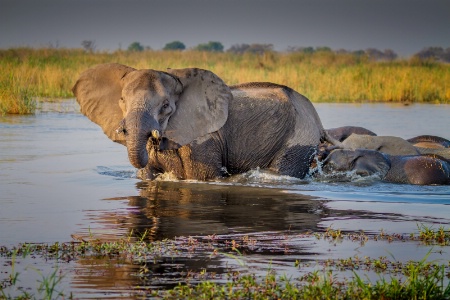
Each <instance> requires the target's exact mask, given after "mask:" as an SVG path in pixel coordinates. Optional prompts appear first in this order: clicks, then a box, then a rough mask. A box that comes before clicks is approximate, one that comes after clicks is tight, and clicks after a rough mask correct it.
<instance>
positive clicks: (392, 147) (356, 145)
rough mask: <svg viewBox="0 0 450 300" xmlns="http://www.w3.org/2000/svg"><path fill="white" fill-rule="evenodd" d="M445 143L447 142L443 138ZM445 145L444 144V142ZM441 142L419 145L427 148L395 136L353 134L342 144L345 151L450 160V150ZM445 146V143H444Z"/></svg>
mask: <svg viewBox="0 0 450 300" xmlns="http://www.w3.org/2000/svg"><path fill="white" fill-rule="evenodd" d="M439 139H442V140H443V141H446V140H445V139H443V138H439ZM443 143H444V142H443ZM439 144H440V142H433V143H432V142H428V143H427V144H425V143H422V144H420V143H418V144H417V145H421V146H425V145H426V146H427V147H426V148H425V147H417V146H415V145H414V144H412V143H411V142H409V141H407V140H405V139H402V138H400V137H395V136H369V135H358V134H352V135H350V136H349V137H348V138H347V139H345V140H344V141H343V142H342V145H343V147H342V148H344V149H349V150H356V149H369V150H377V151H380V152H383V153H386V154H389V155H420V154H432V155H439V156H442V157H444V158H445V159H450V148H445V147H440V146H439ZM444 144H445V143H444Z"/></svg>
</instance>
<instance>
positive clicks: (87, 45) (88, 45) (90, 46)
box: [81, 40, 96, 53]
mask: <svg viewBox="0 0 450 300" xmlns="http://www.w3.org/2000/svg"><path fill="white" fill-rule="evenodd" d="M81 45H82V46H83V48H84V50H85V51H86V52H89V53H92V52H94V51H95V48H96V45H95V41H92V40H84V41H82V42H81Z"/></svg>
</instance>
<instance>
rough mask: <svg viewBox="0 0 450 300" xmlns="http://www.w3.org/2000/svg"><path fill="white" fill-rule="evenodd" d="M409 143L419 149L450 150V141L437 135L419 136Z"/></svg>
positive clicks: (409, 140) (411, 139)
mask: <svg viewBox="0 0 450 300" xmlns="http://www.w3.org/2000/svg"><path fill="white" fill-rule="evenodd" d="M407 141H408V142H410V143H411V144H413V145H414V147H418V148H429V149H444V148H450V141H449V140H447V139H444V138H442V137H440V136H435V135H419V136H416V137H413V138H410V139H407Z"/></svg>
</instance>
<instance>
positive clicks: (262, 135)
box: [72, 63, 339, 180]
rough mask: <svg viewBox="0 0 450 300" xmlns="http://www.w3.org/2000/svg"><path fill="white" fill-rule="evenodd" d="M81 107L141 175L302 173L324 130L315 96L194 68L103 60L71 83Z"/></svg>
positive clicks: (197, 176) (195, 176)
mask: <svg viewBox="0 0 450 300" xmlns="http://www.w3.org/2000/svg"><path fill="white" fill-rule="evenodd" d="M72 91H73V93H74V95H75V96H76V98H77V101H78V103H79V104H80V108H81V112H82V113H83V114H84V115H86V116H87V117H88V118H89V119H90V120H91V121H93V122H94V123H96V124H97V125H99V126H100V127H101V128H102V129H103V131H104V133H105V134H106V135H107V136H108V137H109V138H110V139H111V140H113V141H115V142H118V143H120V144H123V145H125V146H126V147H127V152H128V158H129V161H130V163H131V164H132V165H133V166H134V167H136V168H138V169H139V171H138V175H139V176H140V177H141V178H142V179H149V180H152V179H155V178H156V177H157V176H158V175H159V174H161V173H169V172H170V173H172V174H173V175H174V176H175V177H176V178H177V179H181V180H183V179H193V180H213V179H215V178H221V177H227V176H230V175H233V174H237V173H244V172H247V171H249V170H251V169H255V168H261V169H268V170H271V171H274V172H275V173H277V174H280V175H288V176H292V177H298V178H303V177H305V175H306V174H307V173H308V169H309V165H310V162H311V161H312V159H313V156H314V153H315V151H316V149H317V147H318V145H319V144H320V143H321V142H322V141H329V142H330V143H332V144H333V143H339V142H338V141H336V140H334V139H333V138H331V137H330V136H329V135H328V134H327V133H326V132H325V130H324V128H323V126H322V123H321V120H320V118H319V116H318V114H317V112H316V110H315V108H314V106H313V105H312V103H311V102H310V101H309V100H308V99H307V98H306V97H304V96H303V95H301V94H299V93H298V92H296V91H294V90H293V89H291V88H289V87H286V86H283V85H279V84H275V83H268V82H251V83H243V84H238V85H234V86H228V85H226V84H225V83H224V82H223V80H222V79H221V78H219V77H218V76H217V75H215V74H214V73H213V72H211V71H208V70H203V69H198V68H186V69H168V70H167V71H158V70H151V69H141V70H138V69H134V68H132V67H129V66H125V65H121V64H116V63H112V64H102V65H98V66H95V67H93V68H90V69H88V70H86V71H84V72H83V73H82V74H81V75H80V77H79V79H78V80H77V82H76V83H75V85H74V87H73V89H72Z"/></svg>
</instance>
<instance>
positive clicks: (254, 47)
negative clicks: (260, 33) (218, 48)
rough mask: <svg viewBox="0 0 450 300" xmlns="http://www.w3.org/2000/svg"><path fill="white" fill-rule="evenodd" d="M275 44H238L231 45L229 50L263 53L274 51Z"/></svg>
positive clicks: (241, 52) (237, 52)
mask: <svg viewBox="0 0 450 300" xmlns="http://www.w3.org/2000/svg"><path fill="white" fill-rule="evenodd" d="M272 51H273V45H272V44H251V45H249V44H236V45H233V46H231V47H230V49H228V50H227V52H232V53H236V54H243V53H246V52H247V53H255V54H263V53H265V52H272Z"/></svg>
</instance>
